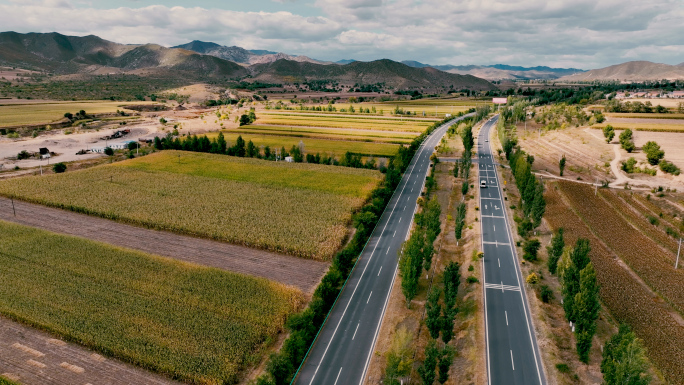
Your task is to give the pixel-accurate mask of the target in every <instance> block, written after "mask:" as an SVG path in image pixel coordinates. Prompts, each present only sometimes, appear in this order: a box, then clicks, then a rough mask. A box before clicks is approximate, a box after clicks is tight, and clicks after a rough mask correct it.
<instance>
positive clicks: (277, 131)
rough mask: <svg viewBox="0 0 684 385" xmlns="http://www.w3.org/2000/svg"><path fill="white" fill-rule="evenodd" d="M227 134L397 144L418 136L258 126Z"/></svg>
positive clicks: (386, 132) (396, 133)
mask: <svg viewBox="0 0 684 385" xmlns="http://www.w3.org/2000/svg"><path fill="white" fill-rule="evenodd" d="M229 133H242V134H255V135H257V134H261V135H280V136H295V137H300V138H318V139H332V140H360V141H365V142H381V143H397V144H408V143H411V141H412V140H413V139H414V138H415V137H416V136H418V135H416V133H412V132H394V131H379V130H349V129H343V128H318V127H294V126H260V125H249V126H242V127H239V128H237V129H233V130H226V131H224V135H225V134H229Z"/></svg>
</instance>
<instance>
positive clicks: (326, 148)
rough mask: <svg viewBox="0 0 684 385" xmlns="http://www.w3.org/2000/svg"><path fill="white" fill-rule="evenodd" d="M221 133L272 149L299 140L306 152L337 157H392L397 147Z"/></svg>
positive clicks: (229, 139)
mask: <svg viewBox="0 0 684 385" xmlns="http://www.w3.org/2000/svg"><path fill="white" fill-rule="evenodd" d="M223 135H224V137H225V138H226V140H227V141H228V142H229V143H235V141H236V140H237V138H238V136H242V138H243V139H244V140H245V142H248V141H250V140H251V141H252V142H253V143H254V144H255V145H256V146H257V147H259V146H270V147H271V149H272V150H275V149H279V148H281V147H285V150H286V151H289V150H290V148H292V146H298V145H299V142H302V143H304V152H305V153H307V154H316V153H320V154H321V155H323V154H328V155H330V154H333V155H336V156H337V157H338V158H339V157H340V156H342V155H344V154H345V153H346V152H351V153H354V154H361V155H365V156H375V157H392V156H395V155H396V154H397V150H398V149H399V145H398V144H391V143H373V142H361V141H351V140H349V141H348V140H330V139H315V138H298V137H293V136H276V135H263V134H257V133H252V134H246V133H235V132H233V131H232V130H227V131H225V132H224V133H223ZM207 136H208V137H209V139H212V138H215V137H217V136H218V133H217V132H214V133H209V134H207Z"/></svg>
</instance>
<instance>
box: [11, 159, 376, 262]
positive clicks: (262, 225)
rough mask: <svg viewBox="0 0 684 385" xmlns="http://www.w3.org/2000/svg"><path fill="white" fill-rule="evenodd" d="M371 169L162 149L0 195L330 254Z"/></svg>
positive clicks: (31, 181)
mask: <svg viewBox="0 0 684 385" xmlns="http://www.w3.org/2000/svg"><path fill="white" fill-rule="evenodd" d="M380 179H381V174H380V173H379V172H377V171H371V170H363V169H352V168H346V167H326V166H320V165H308V164H289V163H285V162H280V163H276V162H268V161H261V160H257V159H242V158H233V157H227V156H222V155H212V154H202V153H186V152H180V151H164V152H161V153H157V154H153V155H149V156H146V157H142V158H137V159H134V160H129V161H125V162H120V163H116V164H111V165H105V166H100V167H94V168H91V169H86V170H81V171H75V172H67V173H65V174H53V175H46V176H43V177H40V176H36V177H27V178H19V179H13V180H9V181H4V182H2V183H0V194H3V195H5V196H14V197H16V198H20V199H23V200H26V201H30V202H35V203H39V204H45V205H48V206H53V207H58V208H63V209H68V210H73V211H77V212H82V213H86V214H91V215H96V216H101V217H104V218H109V219H115V220H120V221H123V222H128V223H132V224H136V225H142V226H145V227H150V228H155V229H162V230H168V231H175V232H179V233H184V234H190V235H196V236H201V237H207V238H211V239H216V240H221V241H227V242H230V243H234V244H240V245H245V246H250V247H257V248H261V249H266V250H272V251H276V252H284V253H288V254H291V255H295V256H301V257H309V258H314V259H328V258H330V257H331V256H332V255H333V254H334V253H335V251H336V250H337V249H338V248H339V246H340V245H341V243H342V241H343V239H344V238H345V236H346V233H347V224H348V223H349V221H350V218H351V214H352V212H353V211H354V210H356V209H358V208H359V207H361V205H362V204H363V203H364V202H365V200H366V198H367V195H368V194H369V193H370V191H371V190H372V189H373V188H374V187H375V186H376V185H377V183H378V182H379V181H380Z"/></svg>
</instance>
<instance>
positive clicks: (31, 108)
mask: <svg viewBox="0 0 684 385" xmlns="http://www.w3.org/2000/svg"><path fill="white" fill-rule="evenodd" d="M147 103H149V102H147ZM126 104H130V105H132V104H138V105H139V104H145V102H136V103H125V102H86V101H83V102H46V103H27V104H16V103H12V104H7V105H3V104H2V103H1V101H0V127H7V126H17V125H23V124H26V125H30V124H39V123H46V124H47V123H50V122H53V121H57V120H61V119H63V118H64V113H66V112H71V113H72V114H75V113H76V112H78V111H80V110H85V112H86V113H88V114H102V113H114V112H116V110H123V109H125V106H126ZM129 112H131V111H129Z"/></svg>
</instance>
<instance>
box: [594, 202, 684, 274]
mask: <svg viewBox="0 0 684 385" xmlns="http://www.w3.org/2000/svg"><path fill="white" fill-rule="evenodd" d="M619 195H620V196H618V194H616V193H615V192H612V191H601V196H602V197H603V198H604V199H606V200H607V201H608V203H610V205H611V206H613V209H614V210H615V211H616V212H618V213H619V214H622V215H623V216H625V217H626V219H627V221H629V222H630V223H631V224H632V225H634V226H636V227H637V228H638V229H639V231H641V232H642V233H644V234H645V235H646V236H648V237H649V238H651V239H653V240H654V241H655V242H656V243H658V244H660V245H662V246H663V247H665V248H667V249H668V250H669V251H670V252H672V253H673V254H672V255H669V254H665V255H664V256H665V257H671V259H672V263H674V257H675V253H677V242H676V241H675V240H674V239H673V238H672V237H670V236H668V235H667V234H666V233H665V232H664V231H662V230H661V229H660V228H658V227H657V226H654V225H652V224H650V223H649V222H648V219H647V218H646V215H641V214H640V213H639V214H637V213H636V212H634V209H633V207H634V206H637V207H638V204H637V203H636V202H635V201H634V200H632V199H630V197H629V196H627V195H626V194H619ZM621 198H622V199H621ZM630 203H631V205H630Z"/></svg>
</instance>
